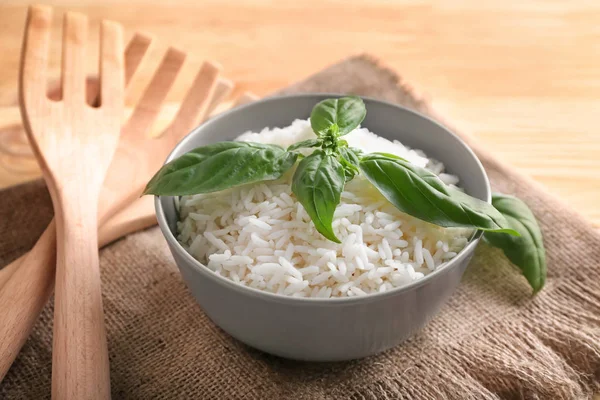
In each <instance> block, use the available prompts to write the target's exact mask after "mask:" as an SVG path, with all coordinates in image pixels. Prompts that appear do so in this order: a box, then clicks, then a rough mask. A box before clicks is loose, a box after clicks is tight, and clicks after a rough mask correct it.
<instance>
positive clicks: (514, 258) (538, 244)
mask: <svg viewBox="0 0 600 400" xmlns="http://www.w3.org/2000/svg"><path fill="white" fill-rule="evenodd" d="M492 204H493V205H494V207H495V208H496V209H497V210H498V211H500V212H501V213H502V214H503V215H504V217H505V218H506V220H507V221H508V224H509V226H510V227H511V228H513V229H514V230H516V231H518V232H519V233H520V234H521V236H520V237H514V236H509V235H505V234H502V233H495V232H485V233H484V235H483V237H484V239H485V241H486V242H488V243H489V244H491V245H492V246H494V247H498V248H499V249H501V250H502V251H503V252H504V254H505V255H506V257H507V258H508V259H509V260H510V261H511V262H512V263H513V264H514V265H516V266H517V267H518V268H519V270H520V271H521V272H522V273H523V275H524V276H525V278H526V279H527V282H529V285H530V286H531V287H532V288H533V293H537V292H538V291H540V289H542V287H544V283H545V282H546V252H545V250H544V242H543V240H542V231H541V230H540V226H539V225H538V223H537V221H536V219H535V216H534V215H533V213H532V212H531V210H530V209H529V207H527V205H526V204H525V203H524V202H523V201H522V200H519V199H518V198H516V197H513V196H507V195H504V194H496V193H495V194H493V196H492Z"/></svg>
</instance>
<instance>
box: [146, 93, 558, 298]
mask: <svg viewBox="0 0 600 400" xmlns="http://www.w3.org/2000/svg"><path fill="white" fill-rule="evenodd" d="M365 116H366V108H365V105H364V103H363V101H362V99H360V98H359V97H356V96H351V97H342V98H336V99H327V100H324V101H321V102H320V103H318V104H317V105H316V106H315V107H314V108H313V110H312V113H311V115H310V123H311V127H312V129H313V131H314V133H315V135H316V138H311V139H307V140H304V141H301V142H298V143H295V144H293V145H291V146H289V147H288V148H287V150H284V149H283V148H281V147H279V146H275V145H269V144H260V143H247V142H220V143H215V144H211V145H208V146H203V147H199V148H197V149H194V150H192V151H190V152H189V153H186V154H184V155H183V156H181V157H179V158H177V159H175V160H173V161H171V162H169V163H168V164H166V165H164V166H163V167H162V168H161V169H160V170H159V171H158V172H157V173H156V175H155V176H154V177H153V178H152V179H151V180H150V182H149V183H148V185H147V187H146V190H145V191H144V194H155V195H168V196H182V195H191V194H197V193H209V192H216V191H220V190H224V189H228V188H232V187H235V186H239V185H244V184H250V183H255V182H260V181H267V180H274V179H278V178H280V177H281V176H283V174H285V173H286V171H288V170H290V169H291V168H292V167H293V166H294V165H295V163H296V162H297V161H298V160H300V162H299V163H298V166H297V168H296V171H295V172H294V176H293V178H292V192H293V193H294V195H295V196H296V199H297V200H298V201H299V202H300V204H302V206H303V207H304V209H305V210H306V212H307V214H308V215H309V216H310V218H311V219H312V221H313V223H314V225H315V228H316V229H317V230H318V231H319V232H320V233H321V234H322V235H323V236H324V237H326V238H327V239H329V240H331V241H334V242H337V243H339V242H340V240H339V239H338V238H337V236H336V235H335V232H334V230H333V227H332V223H333V216H334V213H335V209H336V208H337V206H338V204H339V203H340V197H341V193H342V191H343V190H344V185H345V183H346V182H348V181H350V180H352V179H353V178H354V177H355V176H356V175H357V174H360V173H362V174H364V175H365V177H366V178H367V179H368V180H369V182H371V184H373V186H375V187H376V188H377V190H379V192H381V194H382V195H383V196H384V197H385V198H386V199H387V200H388V201H389V202H390V203H392V204H393V205H394V206H395V207H396V208H398V209H399V210H400V211H402V212H404V213H406V214H409V215H412V216H413V217H416V218H419V219H421V220H423V221H427V222H430V223H432V224H436V225H439V226H443V227H464V228H473V229H479V230H482V231H484V232H485V234H484V237H485V239H486V240H487V241H488V242H489V243H490V244H492V245H494V246H497V247H500V248H501V249H502V250H503V251H504V253H505V254H506V256H507V257H508V258H509V259H510V260H511V261H512V262H513V263H515V264H516V265H517V267H518V268H519V269H520V270H521V272H522V273H523V274H524V275H525V277H526V278H527V280H528V282H529V283H530V285H531V286H532V288H533V289H534V291H538V290H540V289H541V287H542V286H543V284H544V281H545V276H546V265H545V258H544V247H543V244H542V236H541V233H540V230H539V227H538V225H537V222H536V221H535V218H534V216H533V214H532V213H531V211H530V210H529V209H528V208H527V206H526V205H525V204H524V203H523V202H521V201H520V200H518V199H516V198H514V197H510V196H501V195H495V196H494V200H493V202H492V204H489V203H487V202H484V201H481V200H479V199H476V198H474V197H471V196H469V195H467V194H466V193H463V192H461V191H460V190H457V189H456V188H454V187H451V186H448V185H446V184H444V183H443V182H442V181H441V180H440V179H439V178H438V177H437V176H436V175H435V174H433V173H431V172H430V171H428V170H426V169H424V168H420V167H418V166H416V165H414V164H412V163H410V162H409V161H407V160H405V159H402V158H400V157H398V156H395V155H393V154H387V153H373V154H363V153H362V151H360V150H358V149H355V148H351V147H348V142H347V141H345V140H343V139H342V138H341V137H342V136H344V135H346V134H348V133H350V132H351V131H353V130H354V129H356V128H357V127H358V126H359V125H360V124H361V123H362V121H363V120H364V118H365ZM304 148H315V150H314V151H313V152H312V154H310V155H308V156H307V157H304V155H303V154H301V153H300V152H298V149H304Z"/></svg>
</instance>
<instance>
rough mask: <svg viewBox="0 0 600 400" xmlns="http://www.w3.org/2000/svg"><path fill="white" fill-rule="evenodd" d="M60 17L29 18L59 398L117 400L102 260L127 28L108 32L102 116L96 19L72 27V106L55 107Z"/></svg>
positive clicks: (25, 84) (106, 25)
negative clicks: (52, 244) (48, 220)
mask: <svg viewBox="0 0 600 400" xmlns="http://www.w3.org/2000/svg"><path fill="white" fill-rule="evenodd" d="M51 22H52V12H51V9H50V8H48V7H42V6H33V7H31V8H30V9H29V13H28V18H27V24H26V29H25V40H24V43H23V50H22V59H21V69H20V79H19V83H20V91H19V95H20V105H21V112H22V114H23V121H24V124H25V127H26V131H27V135H28V138H29V140H30V142H31V144H32V146H33V149H34V153H35V155H36V158H37V159H38V162H39V163H40V166H41V168H42V173H43V175H44V179H45V180H46V184H47V186H48V190H49V192H50V196H51V197H52V203H53V206H54V210H55V223H56V242H57V246H56V248H57V255H56V260H57V262H56V292H55V296H54V337H53V339H54V340H53V352H52V359H53V363H52V397H53V398H55V399H108V398H110V373H109V362H108V348H107V343H106V329H105V326H104V310H103V307H102V292H101V287H100V285H101V283H100V270H99V260H98V248H97V244H96V243H97V235H98V220H97V215H98V197H99V194H100V189H101V188H102V182H103V180H104V177H105V174H106V171H107V169H108V166H109V164H110V160H111V159H112V156H113V154H114V151H115V149H116V147H117V143H118V139H119V133H120V125H121V124H120V122H121V118H122V114H123V108H124V98H125V93H124V86H125V84H124V83H125V82H124V79H125V66H124V61H123V38H122V36H123V33H122V29H121V27H120V25H118V24H116V23H114V22H110V21H103V22H102V24H101V32H100V57H99V58H100V82H101V84H100V97H101V105H100V107H97V108H93V107H90V106H89V105H88V104H87V103H86V100H85V96H86V84H85V82H86V78H85V77H86V73H85V63H86V62H85V60H86V42H87V18H86V17H85V16H84V15H83V14H77V13H67V14H65V17H64V22H63V47H62V48H63V54H62V71H61V72H62V75H61V79H62V94H63V95H62V100H61V101H60V102H55V101H51V100H50V99H48V97H47V94H46V93H47V88H46V78H47V75H46V68H47V61H48V60H47V59H48V53H49V45H50V28H51Z"/></svg>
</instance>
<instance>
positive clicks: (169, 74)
mask: <svg viewBox="0 0 600 400" xmlns="http://www.w3.org/2000/svg"><path fill="white" fill-rule="evenodd" d="M185 57H186V54H185V53H184V52H182V51H180V50H177V49H175V48H173V47H169V49H168V50H167V52H166V54H165V55H164V57H163V59H162V61H161V63H160V65H159V67H158V69H157V70H156V72H155V73H154V75H153V76H152V79H151V80H150V83H149V84H148V86H146V90H145V91H144V93H143V94H142V97H141V99H140V100H139V102H138V104H137V105H136V107H135V108H134V110H133V113H132V114H131V116H130V117H129V120H128V121H127V123H126V125H125V127H124V132H128V133H129V132H130V131H132V132H133V133H135V134H136V135H140V136H144V135H146V134H147V133H148V131H149V130H150V128H151V127H152V125H153V124H154V121H155V119H156V117H157V116H158V114H159V112H160V109H161V107H162V104H163V102H164V100H165V98H166V97H167V94H168V93H169V90H170V89H171V86H172V85H173V83H174V82H175V79H176V78H177V75H178V73H179V70H180V69H181V66H182V65H183V63H184V61H185ZM129 127H135V129H133V130H131V129H129Z"/></svg>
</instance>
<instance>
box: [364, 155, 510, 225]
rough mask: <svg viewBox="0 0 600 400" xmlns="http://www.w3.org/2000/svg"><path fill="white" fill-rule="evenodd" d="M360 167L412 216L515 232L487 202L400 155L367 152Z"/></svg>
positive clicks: (379, 188)
mask: <svg viewBox="0 0 600 400" xmlns="http://www.w3.org/2000/svg"><path fill="white" fill-rule="evenodd" d="M360 169H361V171H362V172H363V173H364V174H365V176H366V177H367V179H368V180H369V181H370V182H371V183H372V184H373V185H374V186H375V187H376V188H377V189H378V190H379V191H380V192H381V194H383V196H384V197H385V198H386V199H388V201H389V202H391V203H392V204H393V205H394V206H396V208H398V209H399V210H400V211H402V212H405V213H407V214H409V215H412V216H413V217H416V218H419V219H421V220H423V221H427V222H430V223H432V224H435V225H439V226H444V227H465V228H477V229H481V230H483V231H497V232H504V233H508V234H512V235H517V236H518V235H519V233H518V232H517V231H515V230H513V229H512V228H511V227H510V225H509V224H508V222H507V221H506V219H505V218H504V216H502V214H501V213H500V212H498V210H496V209H495V208H494V207H493V206H492V205H491V204H488V203H486V202H484V201H481V200H479V199H476V198H474V197H471V196H469V195H467V194H465V193H463V192H461V191H459V190H457V189H453V188H451V187H450V186H447V185H446V184H444V183H443V182H442V181H441V180H440V179H439V178H438V177H437V176H436V175H435V174H433V173H432V172H430V171H428V170H426V169H425V168H421V167H418V166H416V165H414V164H412V163H410V162H408V161H406V160H404V159H402V158H399V157H389V156H387V155H385V154H381V153H373V154H368V155H366V156H364V157H362V159H361V161H360Z"/></svg>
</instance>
